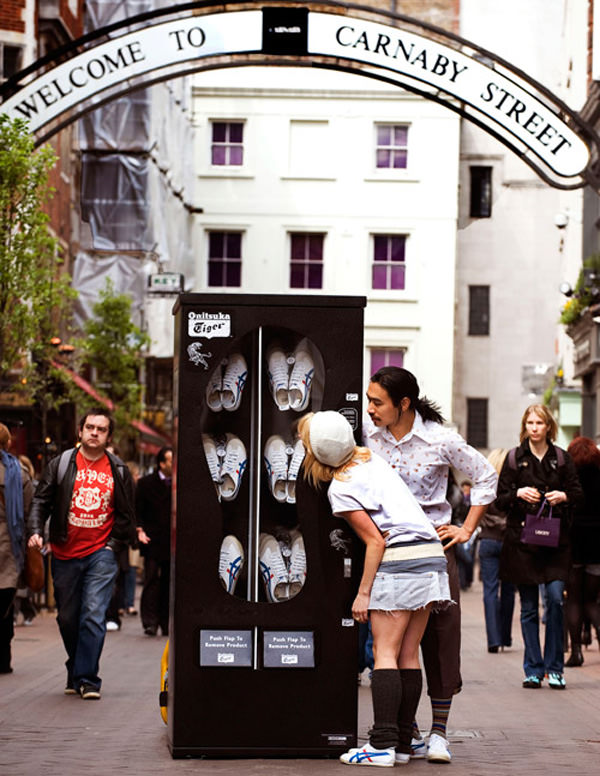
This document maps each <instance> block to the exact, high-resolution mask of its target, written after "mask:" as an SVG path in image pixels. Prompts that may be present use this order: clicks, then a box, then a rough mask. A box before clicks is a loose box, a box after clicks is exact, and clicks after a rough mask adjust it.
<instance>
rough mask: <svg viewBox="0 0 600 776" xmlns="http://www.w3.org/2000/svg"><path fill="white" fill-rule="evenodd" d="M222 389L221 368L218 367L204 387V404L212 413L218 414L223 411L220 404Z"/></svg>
mask: <svg viewBox="0 0 600 776" xmlns="http://www.w3.org/2000/svg"><path fill="white" fill-rule="evenodd" d="M222 388H223V366H222V364H219V366H218V367H217V368H216V369H215V371H214V372H213V373H212V374H211V376H210V377H209V379H208V385H207V386H206V403H207V404H208V407H209V409H211V410H212V411H213V412H220V411H221V410H222V409H223V404H222V402H221V390H222Z"/></svg>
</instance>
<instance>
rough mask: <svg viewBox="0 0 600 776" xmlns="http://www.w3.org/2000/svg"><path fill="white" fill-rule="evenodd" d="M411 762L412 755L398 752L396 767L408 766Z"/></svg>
mask: <svg viewBox="0 0 600 776" xmlns="http://www.w3.org/2000/svg"><path fill="white" fill-rule="evenodd" d="M409 762H410V755H409V754H405V753H404V752H396V765H407V764H408V763H409Z"/></svg>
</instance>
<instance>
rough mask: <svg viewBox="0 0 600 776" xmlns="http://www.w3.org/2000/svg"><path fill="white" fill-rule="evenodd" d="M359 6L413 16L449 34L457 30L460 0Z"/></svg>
mask: <svg viewBox="0 0 600 776" xmlns="http://www.w3.org/2000/svg"><path fill="white" fill-rule="evenodd" d="M361 5H370V6H372V7H373V8H378V9H381V10H386V11H394V12H395V13H399V14H403V15H405V16H414V17H415V19H419V20H420V21H424V22H428V23H429V24H435V25H436V26H437V27H442V28H443V29H445V30H449V31H451V32H455V33H458V30H459V18H458V15H459V10H460V0H362V2H361Z"/></svg>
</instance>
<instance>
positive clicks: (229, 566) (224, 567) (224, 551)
mask: <svg viewBox="0 0 600 776" xmlns="http://www.w3.org/2000/svg"><path fill="white" fill-rule="evenodd" d="M243 565H244V548H243V547H242V544H241V542H240V541H239V539H237V538H236V537H235V536H232V535H231V534H229V535H228V536H226V537H225V538H224V539H223V542H222V543H221V554H220V555H219V577H220V578H221V582H222V583H223V587H224V588H225V590H227V592H228V593H231V595H233V593H234V591H235V586H236V585H237V581H238V578H239V576H240V572H241V570H242V566H243Z"/></svg>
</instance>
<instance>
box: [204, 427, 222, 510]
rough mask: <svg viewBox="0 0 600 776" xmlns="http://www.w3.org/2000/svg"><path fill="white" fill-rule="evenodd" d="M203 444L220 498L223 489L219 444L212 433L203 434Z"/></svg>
mask: <svg viewBox="0 0 600 776" xmlns="http://www.w3.org/2000/svg"><path fill="white" fill-rule="evenodd" d="M202 446H203V447H204V455H205V456H206V463H207V464H208V470H209V471H210V476H211V478H212V481H213V482H214V483H215V487H216V489H217V493H218V495H219V498H220V497H221V491H220V490H219V485H220V484H221V464H220V463H219V456H218V455H217V446H216V444H215V440H214V439H213V438H212V437H211V436H210V434H202Z"/></svg>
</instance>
